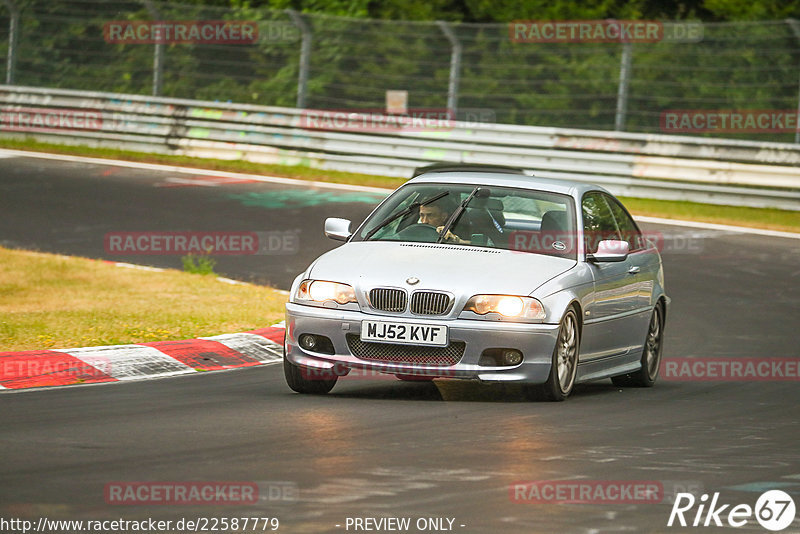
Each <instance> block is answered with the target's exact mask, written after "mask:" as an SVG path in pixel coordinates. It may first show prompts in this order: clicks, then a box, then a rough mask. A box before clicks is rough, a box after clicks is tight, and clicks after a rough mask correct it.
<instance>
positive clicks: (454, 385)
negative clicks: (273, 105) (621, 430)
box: [328, 379, 621, 403]
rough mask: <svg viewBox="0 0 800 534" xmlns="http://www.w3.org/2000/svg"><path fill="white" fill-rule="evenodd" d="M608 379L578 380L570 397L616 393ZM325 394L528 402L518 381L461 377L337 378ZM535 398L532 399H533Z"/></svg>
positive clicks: (381, 397)
mask: <svg viewBox="0 0 800 534" xmlns="http://www.w3.org/2000/svg"><path fill="white" fill-rule="evenodd" d="M620 390H621V388H617V387H615V386H614V385H612V384H611V382H610V381H605V380H604V381H601V382H593V383H589V384H579V385H577V386H575V390H574V391H573V392H572V395H571V396H570V399H585V398H590V397H596V396H609V395H616V394H618V391H620ZM328 396H330V397H335V398H349V399H382V400H415V401H448V402H503V403H508V402H532V401H531V399H530V397H529V396H528V395H526V392H525V389H524V388H523V386H521V385H519V384H481V383H479V382H475V381H465V380H435V381H434V382H405V381H400V380H396V381H386V380H381V381H375V382H374V383H371V384H367V383H364V382H363V381H360V382H355V381H351V382H349V383H348V382H347V381H346V380H341V379H340V382H339V384H337V385H336V386H335V388H334V389H333V391H331V392H330V393H329V394H328ZM533 402H535V401H533Z"/></svg>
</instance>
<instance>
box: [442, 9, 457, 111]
mask: <svg viewBox="0 0 800 534" xmlns="http://www.w3.org/2000/svg"><path fill="white" fill-rule="evenodd" d="M436 24H438V25H439V28H441V29H442V33H444V35H445V37H447V40H448V41H450V46H451V51H450V82H449V84H448V86H447V111H448V113H451V114H452V115H453V119H455V117H456V112H457V111H458V82H459V77H460V74H461V42H460V41H459V40H458V36H456V33H455V32H454V31H453V28H451V27H450V25H449V24H448V23H447V22H445V21H443V20H437V21H436Z"/></svg>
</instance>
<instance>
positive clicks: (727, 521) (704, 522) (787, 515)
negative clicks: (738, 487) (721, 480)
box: [667, 490, 796, 532]
mask: <svg viewBox="0 0 800 534" xmlns="http://www.w3.org/2000/svg"><path fill="white" fill-rule="evenodd" d="M695 506H696V510H695ZM795 512H796V510H795V504H794V500H793V499H792V497H791V496H789V494H788V493H786V492H784V491H781V490H770V491H767V492H764V493H763V494H761V496H760V497H759V498H758V500H757V501H756V504H755V506H754V507H751V506H750V505H749V504H737V505H731V504H723V503H722V502H720V498H719V492H716V493H714V495H713V496H712V497H711V500H710V501H709V496H708V494H703V495H701V496H700V498H699V499H697V498H695V496H694V495H692V494H691V493H679V494H678V495H677V497H676V498H675V503H674V504H673V505H672V511H671V512H670V514H669V520H668V521H667V526H668V527H672V526H681V527H686V526H690V527H710V526H715V527H734V528H741V527H744V526H746V525H748V524H749V523H751V522H752V521H753V519H755V520H756V521H757V522H758V524H759V525H761V526H762V527H764V528H765V529H767V530H770V531H772V532H779V531H781V530H784V529H785V528H787V527H788V526H789V525H791V524H792V522H793V521H794V518H795Z"/></svg>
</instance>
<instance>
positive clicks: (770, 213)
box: [620, 197, 800, 232]
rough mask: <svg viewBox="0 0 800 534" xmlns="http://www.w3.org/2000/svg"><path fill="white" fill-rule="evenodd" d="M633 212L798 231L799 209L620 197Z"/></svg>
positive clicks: (799, 228) (669, 217)
mask: <svg viewBox="0 0 800 534" xmlns="http://www.w3.org/2000/svg"><path fill="white" fill-rule="evenodd" d="M620 200H622V202H623V203H624V204H625V206H626V207H627V208H628V209H629V210H630V211H631V213H633V214H634V215H647V216H651V217H664V218H666V219H682V220H687V221H704V222H710V223H716V224H731V225H734V226H749V227H752V228H763V229H767V230H780V231H785V232H800V211H789V210H778V209H770V208H745V207H739V206H718V205H716V204H701V203H699V202H684V201H675V200H653V199H646V198H631V197H620Z"/></svg>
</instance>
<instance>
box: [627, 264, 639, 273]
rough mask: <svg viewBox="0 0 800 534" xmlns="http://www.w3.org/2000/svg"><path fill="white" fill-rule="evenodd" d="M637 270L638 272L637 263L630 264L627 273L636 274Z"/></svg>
mask: <svg viewBox="0 0 800 534" xmlns="http://www.w3.org/2000/svg"><path fill="white" fill-rule="evenodd" d="M638 272H639V266H638V265H631V268H630V269H628V274H636V273H638Z"/></svg>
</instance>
